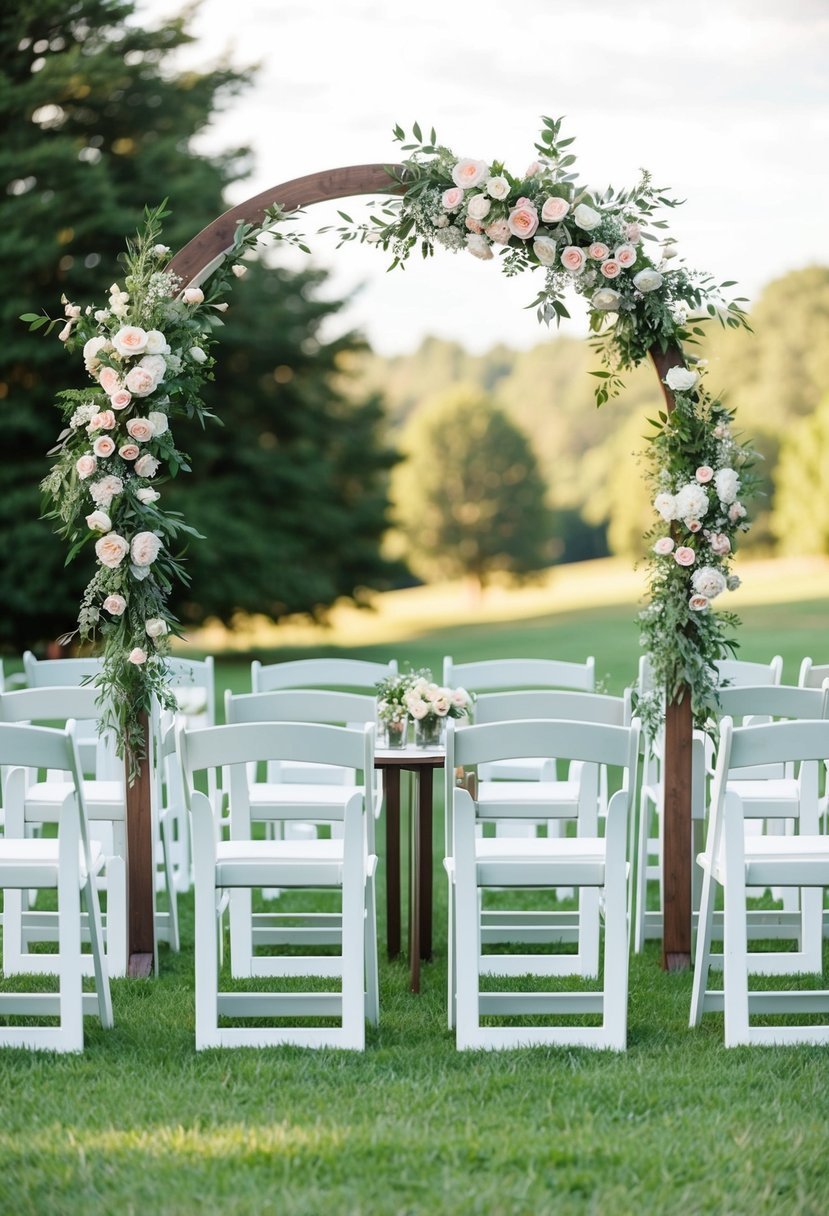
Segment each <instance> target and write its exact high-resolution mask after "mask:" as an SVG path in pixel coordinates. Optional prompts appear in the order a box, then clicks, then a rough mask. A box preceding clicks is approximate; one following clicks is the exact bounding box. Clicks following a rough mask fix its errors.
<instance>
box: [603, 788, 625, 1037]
mask: <svg viewBox="0 0 829 1216" xmlns="http://www.w3.org/2000/svg"><path fill="white" fill-rule="evenodd" d="M618 809H619V808H615V807H614V808H611V810H610V812H609V813H608V818H607V839H606V853H605V928H604V933H605V937H604V984H603V988H604V993H603V998H604V999H603V1019H602V1020H603V1026H604V1035H605V1046H606V1047H609V1048H611V1049H612V1050H614V1051H624V1050H625V1048H626V1047H627V1005H628V933H627V861H626V857H625V843H626V823H625V816H624V814H623V813H622V814H614V813H613V812H614V810H618Z"/></svg>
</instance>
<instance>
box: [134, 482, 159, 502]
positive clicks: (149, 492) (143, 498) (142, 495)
mask: <svg viewBox="0 0 829 1216" xmlns="http://www.w3.org/2000/svg"><path fill="white" fill-rule="evenodd" d="M135 497H136V498H137V499H138V501H139V502H142V503H143V504H144V506H145V507H147V506H149V505H150V503H153V502H157V501H158V499H159V498H160V497H161V495H160V494H159V492H158V490H154V489H153V488H152V486H142V487H141V489H140V490H136V491H135Z"/></svg>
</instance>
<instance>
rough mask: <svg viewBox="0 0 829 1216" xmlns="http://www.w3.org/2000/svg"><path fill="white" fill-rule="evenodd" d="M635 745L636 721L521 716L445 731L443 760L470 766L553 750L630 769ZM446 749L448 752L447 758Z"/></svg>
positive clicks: (565, 756)
mask: <svg viewBox="0 0 829 1216" xmlns="http://www.w3.org/2000/svg"><path fill="white" fill-rule="evenodd" d="M638 745H639V725H638V722H637V723H635V724H634V726H632V727H624V726H606V725H605V724H603V723H596V722H563V721H560V720H551V719H547V720H521V721H517V722H493V723H488V724H485V725H482V726H462V727H458V728H454V723H453V722H451V721H450V722H449V724H448V730H447V765H448V764H450V763H452V764H453V765H456V766H461V765H463V766H470V767H471V766H473V765H477V764H481V763H484V762H486V761H489V760H508V759H515V760H517V759H522V758H524V757H526V756H539V755H542V756H543V755H552V756H558V757H559V758H560V759H562V760H582V761H585V762H588V763H594V764H605V765H609V766H617V767H619V768H626V769H631V768H632V766H633V765H634V764H635V761H636V754H637V753H636V750H633V751H631V748H638ZM450 750H451V753H452V754H451V757H450Z"/></svg>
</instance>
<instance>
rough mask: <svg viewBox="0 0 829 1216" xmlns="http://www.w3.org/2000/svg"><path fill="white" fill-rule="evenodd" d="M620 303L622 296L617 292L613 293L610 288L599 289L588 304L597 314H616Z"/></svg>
mask: <svg viewBox="0 0 829 1216" xmlns="http://www.w3.org/2000/svg"><path fill="white" fill-rule="evenodd" d="M621 301H622V296H621V294H620V293H619V292H618V291H614V290H613V288H612V287H600V288H599V290H598V291H597V292H595V293H594V295H593V299H592V300H591V301H590V303H591V305H592V307H593V308H595V309H598V311H599V312H616V311H617V309H618V307H619V305H620V303H621Z"/></svg>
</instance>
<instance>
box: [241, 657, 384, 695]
mask: <svg viewBox="0 0 829 1216" xmlns="http://www.w3.org/2000/svg"><path fill="white" fill-rule="evenodd" d="M396 674H397V663H396V661H395V660H394V659H389V661H388V663H373V662H369V661H368V660H366V659H338V658H330V659H293V660H291V661H289V662H287V663H269V664H267V665H266V666H265V665H263V664H262V663H260V662H259V660H258V659H254V661H253V662H252V663H251V665H250V682H251V692H275V691H276V690H277V689H284V688H327V689H349V690H352V689H366V690H370V691H372V692H373V690H374V686H375V685H376V684H379V682H380V681H381V680H384V679H386V677H387V676H391V675H396Z"/></svg>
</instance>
